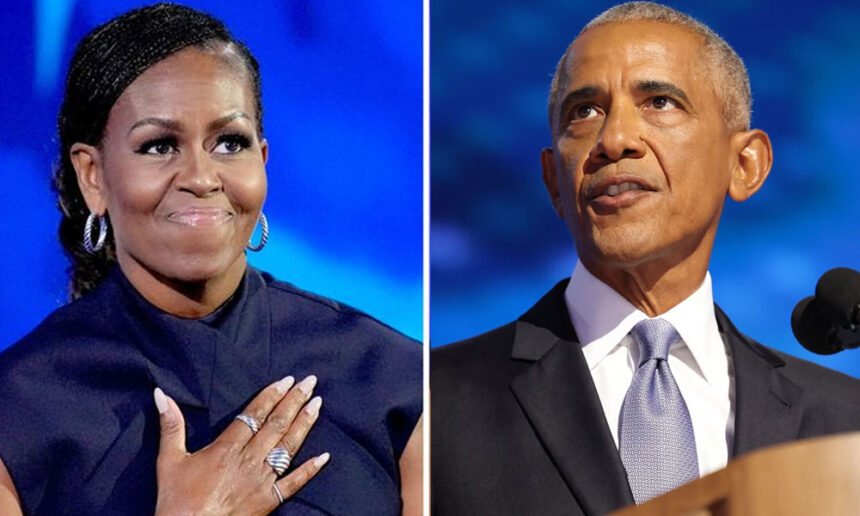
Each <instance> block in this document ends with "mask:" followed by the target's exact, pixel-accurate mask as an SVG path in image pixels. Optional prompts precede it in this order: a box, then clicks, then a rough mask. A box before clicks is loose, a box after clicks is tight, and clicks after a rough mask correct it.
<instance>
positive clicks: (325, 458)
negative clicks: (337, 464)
mask: <svg viewBox="0 0 860 516" xmlns="http://www.w3.org/2000/svg"><path fill="white" fill-rule="evenodd" d="M330 457H331V454H329V452H325V453H323V454H322V455H320V456H319V457H317V458H316V459H314V466H316V467H318V468H321V467H323V466H324V465H325V463H326V462H328V459H329V458H330Z"/></svg>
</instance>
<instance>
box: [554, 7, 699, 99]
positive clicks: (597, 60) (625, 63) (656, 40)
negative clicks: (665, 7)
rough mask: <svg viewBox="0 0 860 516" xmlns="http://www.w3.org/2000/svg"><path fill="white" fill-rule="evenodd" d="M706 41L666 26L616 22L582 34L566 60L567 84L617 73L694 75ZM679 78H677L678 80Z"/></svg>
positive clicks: (664, 24) (684, 31)
mask: <svg viewBox="0 0 860 516" xmlns="http://www.w3.org/2000/svg"><path fill="white" fill-rule="evenodd" d="M701 45H702V38H701V37H700V36H698V35H697V34H695V33H693V32H691V31H689V30H688V29H686V28H683V27H679V26H677V25H672V24H668V23H663V22H655V21H633V22H612V23H607V24H605V25H599V26H597V27H593V28H591V29H589V30H587V31H585V32H584V33H582V34H580V35H579V36H578V37H577V38H576V40H575V41H574V43H573V45H571V47H570V49H569V50H568V53H567V55H566V56H565V61H564V72H565V75H566V79H567V80H566V81H565V83H566V84H567V85H568V86H570V85H571V84H572V83H574V82H580V83H581V82H582V81H586V82H588V81H589V80H594V78H593V77H591V78H590V77H587V76H589V75H600V74H607V73H612V72H614V71H625V72H631V73H637V72H638V73H642V74H646V75H648V74H652V75H653V74H657V75H662V76H663V77H660V76H654V77H639V79H640V80H642V79H661V78H663V79H668V78H671V77H669V76H671V75H675V76H683V75H689V74H690V73H691V72H694V71H695V70H694V68H696V66H695V65H696V63H698V62H700V61H701V59H700V58H701V55H700V53H699V49H700V48H701ZM678 79H679V77H675V80H678Z"/></svg>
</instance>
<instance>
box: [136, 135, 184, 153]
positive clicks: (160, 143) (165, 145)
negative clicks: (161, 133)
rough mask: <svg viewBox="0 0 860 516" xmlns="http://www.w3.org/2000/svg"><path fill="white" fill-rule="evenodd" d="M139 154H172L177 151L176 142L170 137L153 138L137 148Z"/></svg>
mask: <svg viewBox="0 0 860 516" xmlns="http://www.w3.org/2000/svg"><path fill="white" fill-rule="evenodd" d="M137 152H138V154H152V155H156V156H160V155H164V154H172V153H174V152H176V142H175V141H173V140H172V139H169V138H162V139H158V140H151V141H148V142H146V143H144V144H143V145H141V146H140V148H139V149H138V150H137Z"/></svg>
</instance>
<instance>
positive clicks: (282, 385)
mask: <svg viewBox="0 0 860 516" xmlns="http://www.w3.org/2000/svg"><path fill="white" fill-rule="evenodd" d="M294 383H296V379H295V378H293V377H292V376H287V377H284V378H282V379H280V380H278V383H276V384H275V389H276V390H277V391H278V392H279V393H280V394H283V393H285V392H287V391H288V390H290V387H292V386H293V384H294Z"/></svg>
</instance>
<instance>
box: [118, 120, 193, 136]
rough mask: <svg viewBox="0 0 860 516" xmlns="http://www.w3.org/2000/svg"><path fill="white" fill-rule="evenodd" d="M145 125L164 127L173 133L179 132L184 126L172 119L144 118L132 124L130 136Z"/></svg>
mask: <svg viewBox="0 0 860 516" xmlns="http://www.w3.org/2000/svg"><path fill="white" fill-rule="evenodd" d="M145 125H157V126H158V127H163V128H165V129H170V130H171V131H178V130H180V129H181V128H182V124H181V123H179V122H177V121H176V120H172V119H170V118H159V117H152V116H151V117H147V118H142V119H140V120H138V121H137V122H135V123H134V124H132V126H131V127H130V128H129V130H128V133H127V135H128V134H131V133H132V131H134V130H135V129H137V128H139V127H143V126H145Z"/></svg>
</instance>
